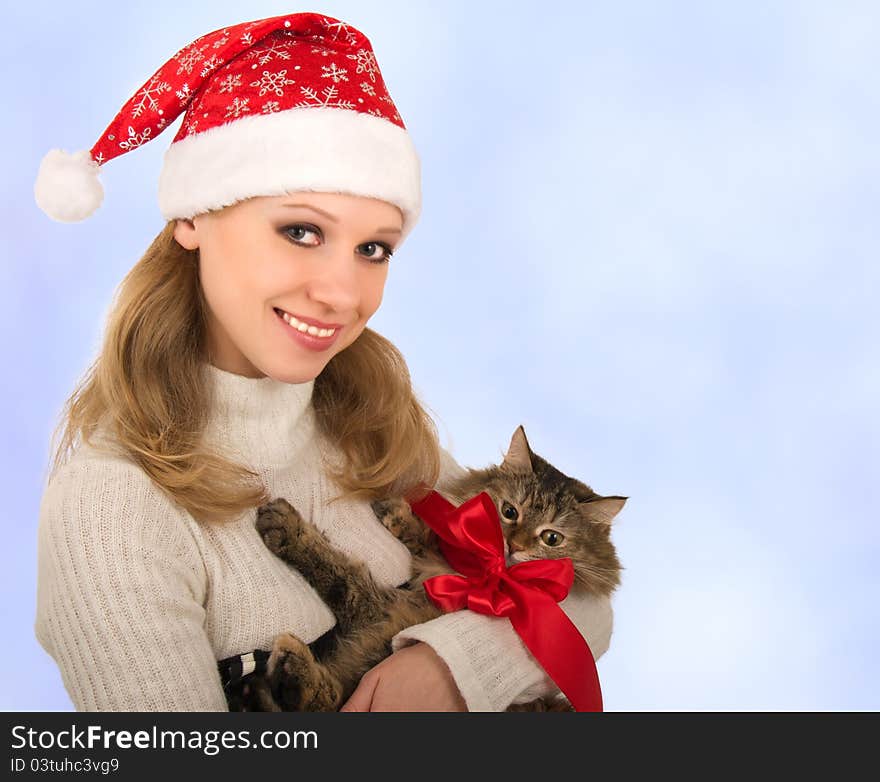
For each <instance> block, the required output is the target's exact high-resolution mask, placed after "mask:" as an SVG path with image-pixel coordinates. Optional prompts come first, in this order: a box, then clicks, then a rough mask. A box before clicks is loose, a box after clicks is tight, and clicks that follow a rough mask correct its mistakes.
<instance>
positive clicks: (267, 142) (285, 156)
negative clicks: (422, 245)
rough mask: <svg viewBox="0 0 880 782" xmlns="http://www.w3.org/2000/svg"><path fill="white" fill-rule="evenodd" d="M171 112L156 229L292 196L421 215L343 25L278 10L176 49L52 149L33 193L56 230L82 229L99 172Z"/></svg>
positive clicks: (154, 131)
mask: <svg viewBox="0 0 880 782" xmlns="http://www.w3.org/2000/svg"><path fill="white" fill-rule="evenodd" d="M180 114H183V115H184V117H183V122H182V124H181V126H180V128H179V130H178V131H177V135H176V136H175V137H174V139H173V141H172V143H171V146H170V147H169V148H168V150H167V151H166V152H165V159H164V163H163V167H162V172H161V175H160V177H159V208H160V210H161V212H162V215H163V216H164V217H165V219H166V220H171V219H175V218H191V217H193V216H194V215H197V214H201V213H203V212H207V211H209V210H212V209H219V208H222V207H224V206H229V205H231V204H234V203H236V202H238V201H241V200H243V199H246V198H250V197H253V196H266V195H283V194H285V193H287V192H290V191H296V190H312V191H318V192H338V193H349V194H352V195H362V196H369V197H372V198H379V199H382V200H384V201H388V202H389V203H392V204H395V205H396V206H398V207H399V208H400V210H401V211H402V213H403V218H404V222H403V236H404V237H405V236H406V235H407V233H409V231H410V230H411V229H412V226H413V224H414V223H415V222H416V220H417V219H418V216H419V212H420V210H421V185H420V165H419V159H418V156H417V154H416V151H415V148H414V147H413V144H412V140H411V139H410V136H409V134H408V133H407V131H406V127H405V126H404V124H403V120H402V119H401V118H400V115H399V114H398V112H397V109H396V108H395V106H394V102H393V101H392V100H391V97H390V95H389V94H388V90H387V88H386V87H385V82H384V81H383V79H382V75H381V73H380V72H379V66H378V64H377V63H376V57H375V55H374V54H373V48H372V46H371V44H370V42H369V40H368V39H367V38H366V36H365V35H364V34H363V33H361V32H360V31H358V30H356V29H355V28H354V27H352V26H351V25H349V24H346V23H344V22H341V21H339V20H338V19H334V18H332V17H327V16H323V15H321V14H315V13H300V14H287V15H285V16H276V17H272V18H270V19H260V20H257V21H255V22H245V23H242V24H239V25H235V26H233V27H227V28H223V29H221V30H215V31H214V32H211V33H208V34H207V35H203V36H202V37H201V38H197V39H196V40H195V41H193V42H192V43H191V44H189V45H188V46H185V47H184V48H183V49H181V50H180V51H179V52H177V53H176V54H175V55H174V56H173V57H171V59H170V60H168V61H167V62H166V63H165V64H164V65H163V66H162V67H161V68H159V70H157V71H156V72H155V73H154V74H153V75H152V76H151V77H150V78H149V79H148V80H147V81H146V82H145V83H144V85H143V86H142V87H141V88H140V89H139V90H138V91H137V92H136V93H135V95H134V96H133V97H132V98H131V99H130V100H129V101H128V102H127V103H126V104H125V106H123V107H122V110H121V111H120V112H119V114H117V115H116V117H114V119H113V121H112V122H111V123H110V125H108V127H107V129H106V130H105V131H104V133H103V134H102V135H101V137H100V138H99V139H98V142H97V143H96V144H95V145H94V146H93V147H92V148H91V150H89V151H88V152H87V151H80V152H74V153H72V154H71V153H67V152H65V151H63V150H60V149H53V150H51V151H50V152H49V153H48V154H47V155H46V156H45V157H44V158H43V161H42V163H41V165H40V170H39V173H38V175H37V180H36V183H35V185H34V195H35V198H36V201H37V204H38V205H39V206H40V208H41V209H42V210H43V211H44V212H45V213H46V214H47V215H49V216H50V217H51V218H53V219H55V220H58V221H60V222H76V221H79V220H83V219H85V218H86V217H88V216H89V215H90V214H92V212H94V211H95V210H96V209H97V208H98V207H99V206H100V204H101V201H102V200H103V197H104V192H103V188H102V186H101V183H100V181H99V180H98V171H99V168H100V166H102V165H104V164H105V163H107V161H109V160H111V159H113V158H115V157H118V156H119V155H122V154H124V153H126V152H130V151H131V150H133V149H135V148H137V147H139V146H141V145H143V144H146V143H148V142H150V141H152V140H153V139H155V138H156V137H157V136H158V135H159V134H160V133H162V131H163V130H165V128H166V127H168V126H169V125H170V124H171V123H172V122H174V120H175V119H176V118H177V117H178V116H179V115H180Z"/></svg>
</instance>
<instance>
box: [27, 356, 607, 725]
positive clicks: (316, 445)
mask: <svg viewBox="0 0 880 782" xmlns="http://www.w3.org/2000/svg"><path fill="white" fill-rule="evenodd" d="M209 377H210V380H211V383H212V386H213V393H214V395H213V397H212V398H213V404H212V407H211V417H210V422H209V426H208V430H207V435H208V437H209V438H211V442H212V443H214V444H216V445H217V446H219V447H221V448H223V449H224V450H225V452H226V453H227V454H228V455H230V456H232V457H233V458H236V459H238V460H239V462H240V463H244V464H247V465H248V466H249V467H251V468H253V469H254V470H256V471H257V472H258V473H259V474H260V476H261V478H262V479H263V481H264V482H265V485H266V486H267V488H268V489H269V492H270V495H271V496H272V497H273V498H274V497H285V498H286V499H288V500H289V501H290V502H291V504H292V505H293V506H294V507H296V508H297V509H298V510H299V511H300V513H301V514H302V515H303V518H305V519H307V520H310V521H312V522H313V523H314V524H316V525H317V526H318V527H319V528H320V529H321V530H323V531H324V532H325V533H326V535H327V537H328V538H329V539H330V541H331V542H332V543H333V544H334V545H335V546H337V547H338V548H340V549H342V550H343V551H345V552H347V553H349V554H351V555H352V556H354V557H357V558H360V559H362V560H363V561H365V562H366V563H367V565H368V567H369V568H370V571H371V572H372V574H373V576H374V577H375V578H376V579H377V580H378V581H379V582H381V583H383V584H402V583H403V582H404V581H406V580H407V578H408V576H409V564H410V555H409V552H408V551H407V550H406V548H405V547H404V546H403V545H402V544H401V543H400V542H399V541H398V540H397V539H395V538H394V537H393V536H392V535H391V534H390V533H389V532H387V531H386V530H385V529H384V528H383V527H382V525H381V524H380V523H379V521H378V520H377V519H376V518H375V516H374V514H373V512H372V510H371V508H370V506H369V503H367V502H363V501H348V500H341V501H339V502H336V503H334V504H332V505H329V506H328V505H326V501H327V500H328V499H329V498H330V497H332V496H335V495H336V494H337V493H338V491H337V489H336V488H335V486H334V485H333V484H331V482H330V481H329V479H328V478H327V477H326V475H325V474H324V472H323V471H322V470H321V468H320V463H321V458H320V453H321V452H322V451H321V450H320V449H322V448H327V444H326V443H323V442H322V440H321V438H320V437H319V435H318V433H317V432H316V428H315V421H314V411H313V408H312V406H311V403H310V401H311V393H312V388H313V385H314V383H313V382H309V383H303V384H296V385H292V384H285V383H282V382H279V381H276V380H273V379H271V378H259V379H254V378H247V377H243V376H240V375H235V374H232V373H229V372H225V371H223V370H220V369H217V368H216V367H213V366H209ZM461 469H462V468H461V467H460V466H459V465H457V464H456V463H455V462H454V460H453V459H452V457H451V456H449V454H448V453H447V452H445V451H444V452H443V468H442V474H441V478H440V481H439V482H438V488H440V489H442V487H443V483H444V480H446V479H448V478H449V477H450V476H452V475H453V474H455V473H456V471H460V470H461ZM255 521H256V511H255V510H254V511H252V512H249V513H246V514H244V515H243V516H242V517H241V518H239V519H238V520H236V521H234V522H231V523H229V524H224V525H220V526H211V525H203V524H199V523H197V522H196V521H195V520H194V519H193V518H192V516H191V515H190V514H189V513H187V512H186V511H185V510H183V509H182V508H180V507H179V506H178V505H176V504H175V503H174V502H173V501H172V500H170V499H169V498H168V497H167V496H166V495H165V494H164V493H163V492H162V491H160V490H159V489H158V488H157V487H156V486H155V485H154V484H153V483H152V482H151V480H150V479H149V478H148V477H147V475H146V474H145V473H144V472H143V471H142V470H141V469H140V468H139V467H137V466H136V465H135V464H134V463H133V462H131V461H129V460H128V459H126V458H125V457H123V456H109V455H105V454H103V453H101V452H99V451H97V450H96V449H93V448H90V447H88V446H85V445H82V446H81V447H79V448H78V449H77V451H76V453H75V454H74V455H73V456H72V457H71V459H70V461H69V462H68V463H67V464H65V465H64V466H63V467H62V468H61V469H60V470H59V471H58V472H57V473H56V474H55V475H54V476H53V477H52V479H51V480H50V481H49V482H48V485H47V487H46V489H45V491H44V494H43V498H42V502H41V505H40V521H39V532H38V583H37V615H36V623H35V632H36V636H37V639H38V640H39V642H40V644H41V645H42V646H43V648H44V649H45V650H46V651H47V652H48V653H49V654H50V655H51V656H52V657H53V658H54V659H55V661H56V663H57V664H58V667H59V669H60V671H61V676H62V679H63V682H64V686H65V687H66V688H67V692H68V693H69V695H70V697H71V700H72V701H73V705H74V706H75V707H76V709H77V710H80V711H225V710H227V703H226V699H225V697H224V694H223V689H222V686H221V682H220V676H219V673H218V670H217V660H221V659H223V658H226V657H230V656H232V655H237V654H242V653H244V652H249V651H252V650H254V649H270V648H271V645H272V639H273V638H274V637H275V636H276V635H278V634H279V633H283V632H292V633H294V634H295V635H297V636H298V637H299V638H301V639H302V640H304V641H305V642H307V643H309V642H311V641H313V640H315V639H316V638H318V637H319V636H320V635H321V634H322V633H324V632H326V631H327V630H329V629H330V628H331V627H332V626H333V624H334V621H335V620H334V617H333V614H332V613H331V612H330V611H329V609H328V608H327V606H326V605H325V604H324V603H323V601H322V600H321V599H320V598H319V597H318V595H317V594H316V593H315V591H314V590H313V589H312V588H311V587H310V586H309V585H308V584H307V583H306V581H305V580H304V579H303V578H302V577H301V576H300V574H299V573H298V572H297V571H296V570H294V569H293V568H292V567H291V566H290V565H288V564H286V563H285V562H282V561H281V560H280V559H278V558H277V557H275V555H273V554H272V553H271V552H270V551H269V550H268V549H267V548H266V547H265V545H264V544H263V542H262V540H261V539H260V537H259V535H258V534H257V532H256V530H255V527H254V524H255ZM562 607H563V609H565V611H566V613H567V614H568V615H569V616H570V617H571V619H572V621H574V623H575V624H576V625H577V626H578V628H579V629H580V630H581V632H582V633H583V634H584V636H585V637H586V638H587V641H588V642H589V644H590V646H591V648H592V650H593V654H594V656H595V657H597V658H598V657H599V656H600V655H601V654H602V653H604V652H605V650H606V649H607V648H608V644H609V642H610V637H611V629H612V612H611V603H610V601H609V600H596V599H593V598H590V597H588V596H585V595H582V594H575V593H572V594H570V595H569V597H567V598H566V599H565V601H563V603H562ZM416 641H423V642H425V643H428V644H430V645H431V646H432V647H433V648H434V649H435V650H436V652H437V653H438V654H439V655H440V657H442V658H443V660H444V661H445V662H446V663H447V665H448V666H449V668H450V670H451V671H452V675H453V677H454V679H455V681H456V684H457V685H458V687H459V689H460V690H461V693H462V695H463V697H464V699H465V701H466V703H467V706H468V708H469V709H470V710H471V711H500V710H503V709H505V708H506V707H507V706H508V705H509V704H510V703H511V702H513V701H521V700H524V699H528V698H532V697H536V696H537V695H541V694H550V693H556V692H558V690H557V689H556V687H555V686H554V685H553V683H552V681H551V680H550V679H549V678H548V677H547V676H546V675H545V674H544V672H543V671H542V669H541V668H540V667H539V666H538V664H537V663H536V662H535V660H534V658H532V656H531V655H530V653H529V652H528V650H527V649H526V648H525V646H524V645H523V643H522V641H521V640H520V639H519V637H518V636H517V635H516V633H515V632H514V631H513V629H512V627H511V625H510V623H509V621H508V620H507V619H503V618H496V617H488V616H484V615H481V614H476V613H473V612H470V611H467V610H463V611H457V612H454V613H450V614H445V615H443V616H441V617H439V618H438V619H435V620H432V621H430V622H426V623H424V624H421V625H417V626H414V627H411V628H408V629H407V630H405V631H403V632H401V633H399V634H398V635H397V636H396V637H395V639H394V648H395V649H398V648H400V647H402V646H405V645H407V644H409V643H414V642H416Z"/></svg>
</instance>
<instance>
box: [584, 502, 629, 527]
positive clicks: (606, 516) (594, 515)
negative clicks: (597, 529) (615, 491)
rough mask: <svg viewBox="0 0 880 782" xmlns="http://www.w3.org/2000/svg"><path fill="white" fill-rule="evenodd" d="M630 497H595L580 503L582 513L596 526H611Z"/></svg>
mask: <svg viewBox="0 0 880 782" xmlns="http://www.w3.org/2000/svg"><path fill="white" fill-rule="evenodd" d="M628 499H629V497H617V496H614V497H595V498H593V499H591V500H584V501H583V502H582V503H580V509H581V512H582V513H583V514H584V516H586V518H587V519H588V520H589V521H593V522H595V523H596V524H611V522H612V521H613V519H614V517H615V516H616V515H617V514H618V513H620V511H621V510H622V509H623V506H624V505H625V504H626V501H627V500H628Z"/></svg>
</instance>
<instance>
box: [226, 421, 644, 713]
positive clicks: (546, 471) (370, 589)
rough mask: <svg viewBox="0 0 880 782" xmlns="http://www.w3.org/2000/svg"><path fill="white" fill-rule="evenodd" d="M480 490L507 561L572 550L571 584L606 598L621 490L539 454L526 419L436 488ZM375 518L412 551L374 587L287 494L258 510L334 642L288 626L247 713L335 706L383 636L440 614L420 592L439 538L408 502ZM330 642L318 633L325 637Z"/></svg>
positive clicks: (440, 564)
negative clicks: (494, 453)
mask: <svg viewBox="0 0 880 782" xmlns="http://www.w3.org/2000/svg"><path fill="white" fill-rule="evenodd" d="M484 491H485V492H487V493H488V494H489V496H490V497H491V498H492V500H493V502H494V503H495V506H496V508H497V510H498V515H499V519H500V522H501V528H502V532H503V537H504V541H505V555H506V557H507V562H508V565H511V564H515V563H516V562H521V561H525V560H528V559H541V558H544V559H556V558H559V557H570V558H571V559H572V563H573V565H574V573H575V586H574V587H573V588H580V589H582V590H584V591H586V592H588V593H591V594H593V595H602V596H610V595H611V593H612V592H613V591H614V590H615V589H616V588H617V587H618V586H619V585H620V573H621V571H622V570H623V567H622V566H621V564H620V561H619V559H618V556H617V551H616V549H615V546H614V544H613V543H612V542H611V539H610V528H611V521H612V519H613V518H614V517H615V516H616V515H617V514H618V513H619V512H620V510H621V509H622V508H623V505H624V503H625V502H626V500H627V499H628V497H619V496H607V497H603V496H601V495H598V494H596V493H595V492H594V491H593V490H592V489H591V488H590V487H589V486H587V485H586V484H584V483H582V482H580V481H579V480H577V479H575V478H570V477H569V476H567V475H565V474H563V473H562V472H560V471H559V470H557V469H556V468H555V467H553V466H552V465H551V464H550V463H548V462H547V461H545V460H544V459H543V458H541V457H540V456H538V455H537V454H535V453H534V452H533V451H532V450H531V448H530V446H529V443H528V440H527V439H526V434H525V430H524V429H523V427H522V426H520V427H518V428H517V430H516V431H515V432H514V434H513V437H512V438H511V441H510V446H509V448H508V451H507V454H506V455H505V457H504V460H503V462H502V463H501V464H500V465H490V466H489V467H486V468H484V469H468V470H466V472H465V473H464V474H463V475H462V476H461V477H459V478H457V479H455V480H454V481H452V482H451V483H450V484H448V485H447V486H445V487H444V490H443V492H442V494H443V496H445V497H446V498H447V499H448V500H449V501H450V502H453V503H454V504H455V505H461V504H462V503H463V502H465V501H466V500H468V499H470V498H471V497H473V496H475V495H477V494H479V493H480V492H484ZM372 508H373V511H374V512H375V513H376V515H377V517H378V518H379V520H380V521H381V523H382V524H383V525H384V526H385V527H386V529H388V530H389V531H390V532H391V533H392V534H394V535H395V536H396V537H397V538H398V539H399V540H400V541H401V542H402V543H403V544H404V545H405V546H406V547H407V548H408V549H409V551H410V552H411V553H412V555H413V561H412V574H411V578H410V580H409V581H408V582H407V583H406V584H404V585H403V586H401V587H382V586H379V585H378V584H377V583H376V582H375V581H374V580H373V578H372V577H371V576H370V574H369V572H368V570H367V567H366V565H365V564H363V563H361V562H358V561H355V560H352V559H350V558H349V557H348V556H347V555H346V554H343V553H342V552H341V551H339V550H337V549H335V548H333V547H332V546H331V545H330V544H329V542H328V541H327V540H326V538H325V537H324V536H323V534H322V533H321V532H320V531H319V530H318V529H317V528H316V527H315V526H314V525H312V524H309V523H308V522H306V521H305V520H303V519H302V517H301V516H300V515H299V513H298V512H297V511H296V509H295V508H293V507H292V506H291V505H290V503H289V502H287V500H285V499H283V498H277V499H274V500H272V501H271V502H269V503H267V504H266V505H263V506H261V507H260V508H258V511H257V524H256V526H257V530H258V532H259V534H260V535H261V537H262V539H263V542H264V543H265V545H266V546H267V547H268V548H269V549H270V550H271V551H272V552H273V553H274V554H276V555H277V556H278V557H280V558H281V559H283V560H285V561H286V562H288V563H289V564H291V565H293V566H294V567H296V569H297V570H298V571H299V572H300V573H301V574H302V575H303V577H304V578H305V579H306V580H307V581H308V582H309V583H310V584H311V585H312V586H313V587H314V588H315V589H316V590H317V592H318V594H319V595H320V596H321V598H322V599H323V600H324V601H325V602H326V603H327V605H328V606H329V607H330V609H331V610H332V611H333V613H334V614H335V616H336V620H337V623H336V627H335V628H334V631H333V633H332V639H331V642H330V644H329V645H328V644H327V643H322V644H321V645H320V648H318V647H316V645H315V644H313V645H312V646H311V647H310V646H308V645H307V644H305V643H303V642H302V641H301V640H299V639H298V638H297V637H296V636H294V635H292V634H283V635H280V636H278V637H277V638H276V639H275V641H274V643H273V648H272V652H271V655H270V656H269V660H268V665H267V670H266V673H265V674H264V675H262V676H257V677H254V680H253V681H252V682H250V683H249V684H248V686H247V687H246V689H245V693H244V698H243V700H242V702H241V703H240V704H239V706H240V708H241V709H242V710H250V711H337V710H338V709H339V707H340V706H341V705H342V704H343V703H345V701H346V700H347V699H348V697H349V696H350V695H351V693H352V692H353V691H354V689H355V687H356V686H357V684H358V682H359V681H360V679H361V677H362V676H363V675H364V674H365V673H366V672H367V671H368V670H369V669H370V668H372V667H373V666H374V665H376V664H377V663H378V662H379V661H380V660H382V659H384V658H385V657H387V656H388V655H389V654H391V639H392V637H393V636H394V635H396V634H397V633H398V632H399V631H401V630H403V629H404V628H406V627H409V626H411V625H416V624H420V623H422V622H427V621H429V620H430V619H433V618H435V617H437V616H440V614H441V611H440V609H439V608H437V607H436V606H435V605H434V604H433V603H432V602H431V601H430V600H429V599H428V597H427V595H426V594H425V592H424V590H423V589H422V588H421V585H422V583H423V582H424V581H425V579H427V578H430V577H432V576H435V575H440V574H445V573H452V572H454V571H453V570H452V569H451V568H450V567H449V565H448V564H447V563H446V561H445V560H444V559H443V557H442V555H441V554H440V553H439V549H438V547H437V544H436V534H435V533H434V532H433V531H431V530H430V528H429V527H428V526H427V525H426V524H424V522H422V521H421V520H420V519H419V518H418V517H416V516H415V515H414V514H413V513H412V510H411V509H410V506H409V504H408V503H407V502H406V500H404V499H401V498H392V499H388V500H379V501H375V502H373V503H372ZM322 640H324V641H326V639H322ZM508 710H509V711H571V710H572V708H571V706H570V705H569V704H568V702H567V701H566V700H565V699H564V698H562V697H559V698H556V699H538V700H536V701H532V702H530V703H526V704H513V705H511V707H510V708H509V709H508Z"/></svg>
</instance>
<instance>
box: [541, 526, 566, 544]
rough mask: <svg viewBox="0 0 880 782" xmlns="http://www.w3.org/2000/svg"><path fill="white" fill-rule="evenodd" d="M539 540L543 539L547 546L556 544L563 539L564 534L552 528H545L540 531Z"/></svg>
mask: <svg viewBox="0 0 880 782" xmlns="http://www.w3.org/2000/svg"><path fill="white" fill-rule="evenodd" d="M541 540H543V541H544V543H546V544H547V545H548V546H558V545H559V544H560V543H562V541H563V540H565V535H563V534H562V533H561V532H557V531H556V530H553V529H545V530H544V531H543V532H542V533H541Z"/></svg>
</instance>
